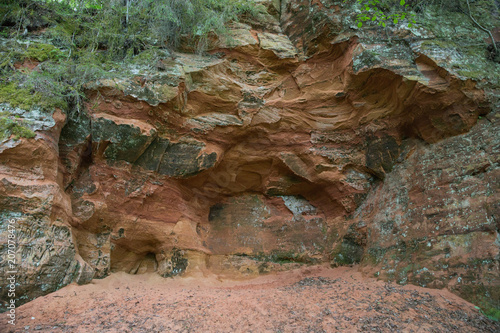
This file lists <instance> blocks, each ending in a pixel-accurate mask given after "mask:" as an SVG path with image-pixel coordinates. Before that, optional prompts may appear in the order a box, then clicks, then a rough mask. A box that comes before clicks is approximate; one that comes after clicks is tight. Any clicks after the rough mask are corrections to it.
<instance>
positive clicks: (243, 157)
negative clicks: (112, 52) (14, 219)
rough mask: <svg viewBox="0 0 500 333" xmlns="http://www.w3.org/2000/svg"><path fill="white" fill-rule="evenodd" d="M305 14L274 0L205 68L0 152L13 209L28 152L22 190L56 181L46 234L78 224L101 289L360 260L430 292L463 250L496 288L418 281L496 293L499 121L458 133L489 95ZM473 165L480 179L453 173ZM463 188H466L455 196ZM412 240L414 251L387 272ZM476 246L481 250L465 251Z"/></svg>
mask: <svg viewBox="0 0 500 333" xmlns="http://www.w3.org/2000/svg"><path fill="white" fill-rule="evenodd" d="M305 5H306V4H305V2H304V3H302V2H301V1H294V2H287V1H284V2H283V3H282V8H276V6H274V5H273V4H272V3H270V4H269V8H270V13H271V14H273V13H274V14H276V13H278V12H280V13H281V14H280V16H281V21H280V22H279V21H278V20H277V19H276V18H275V17H273V16H271V15H270V16H269V17H267V21H265V22H264V23H262V25H260V26H255V25H254V26H250V25H242V26H239V27H237V28H235V29H234V31H233V37H232V39H230V40H227V41H224V40H221V41H218V44H217V45H214V46H213V49H212V51H211V54H212V55H211V56H197V55H193V54H181V53H179V54H175V57H173V58H171V59H164V60H162V66H159V67H158V66H157V67H158V68H159V69H155V70H151V69H147V68H145V69H143V70H142V71H141V72H140V73H139V74H137V75H136V76H126V77H122V78H117V79H115V80H102V81H100V82H97V83H92V84H90V83H89V85H88V86H87V89H88V91H87V93H88V96H89V99H90V100H89V102H88V107H87V110H85V112H84V113H82V114H80V115H78V116H75V117H74V118H72V119H69V120H68V121H67V123H66V126H65V127H64V129H63V130H62V136H61V138H59V136H58V133H57V134H56V132H57V131H58V130H60V126H62V121H60V125H58V126H59V127H57V126H56V127H54V130H52V132H40V134H39V135H40V136H39V137H37V139H31V140H23V141H22V143H21V144H19V145H17V146H16V147H14V148H12V149H10V150H5V151H4V152H3V153H2V154H0V158H1V159H2V160H3V161H6V162H5V163H7V164H8V165H9V168H10V169H9V170H10V171H3V172H2V177H3V179H4V181H3V184H4V185H2V186H4V188H5V190H4V192H3V195H4V197H7V198H13V197H15V196H16V195H14V194H12V193H15V192H9V193H8V194H7V191H8V190H7V187H6V186H7V185H5V184H7V183H6V180H7V179H8V177H9V175H8V172H11V173H12V174H13V175H15V176H16V177H18V178H19V179H21V180H17V182H26V181H28V180H27V179H29V177H28V175H24V174H21V173H19V170H22V169H23V167H20V166H19V165H20V164H23V163H26V159H25V156H28V153H24V152H25V151H31V150H33V151H35V152H36V151H37V150H38V149H41V148H39V147H42V146H43V147H44V148H43V149H44V152H43V154H39V155H34V159H33V163H38V164H40V165H41V169H40V170H43V171H40V172H41V173H42V174H43V177H39V178H37V179H34V180H33V182H34V183H33V185H29V186H28V185H26V186H28V187H29V189H24V190H23V191H25V192H26V191H28V190H30V189H32V188H34V187H33V186H35V187H36V186H41V183H43V182H47V181H49V179H52V180H51V182H52V183H51V184H53V188H52V190H51V191H52V192H51V193H52V194H50V196H51V197H54V198H56V197H60V198H61V199H60V201H61V202H62V203H61V204H53V206H52V207H53V208H52V211H51V212H47V213H44V214H45V216H46V219H47V222H46V223H47V224H50V223H52V222H53V221H56V220H58V219H59V220H61V221H62V223H64V225H66V226H71V230H72V233H73V236H72V237H73V240H74V244H75V248H76V252H77V254H76V256H78V257H79V256H81V258H82V259H83V260H82V262H83V261H84V262H85V264H83V263H82V265H83V266H82V267H87V266H86V265H89V266H90V267H92V269H93V270H94V272H95V277H104V276H106V275H107V274H108V273H109V272H111V271H126V272H129V273H142V272H147V271H157V272H158V273H159V274H161V275H163V276H171V275H176V274H181V273H186V274H189V273H190V272H195V271H206V270H209V271H212V272H216V273H218V274H226V275H227V276H232V277H237V276H241V275H254V274H260V273H263V272H268V271H270V270H279V269H283V268H286V267H294V265H296V264H297V263H313V262H324V261H330V262H332V264H333V265H343V264H352V263H357V262H360V261H361V262H362V263H363V269H364V270H366V271H367V272H369V273H374V272H377V273H378V274H379V275H380V276H381V277H385V278H387V279H396V280H398V281H401V282H412V283H421V281H423V280H422V279H423V278H421V276H422V274H423V273H424V272H428V271H433V272H434V271H435V272H438V271H439V272H440V273H439V274H441V275H443V276H444V275H447V274H448V273H443V272H448V271H447V269H448V268H443V267H444V265H447V267H452V265H455V264H456V265H458V266H456V267H462V266H460V265H461V264H464V265H466V264H465V263H464V262H463V260H465V259H464V258H465V257H464V254H465V253H468V254H467V256H468V257H469V258H471V259H473V260H483V259H484V260H490V261H491V264H490V263H488V264H487V265H489V266H487V267H489V268H488V269H490V268H491V269H492V270H495V269H496V270H497V271H496V272H494V271H492V273H491V277H488V278H486V275H485V274H483V273H477V272H479V271H481V270H482V269H484V267H485V266H484V265H486V264H478V265H480V266H481V265H482V266H481V267H483V268H463V267H462V268H463V269H462V268H460V269H458V268H457V269H456V270H453V273H451V274H452V275H453V274H455V275H453V276H454V277H453V278H450V277H446V278H443V279H438V278H436V275H434V277H433V281H434V282H433V283H427V282H425V283H423V282H422V283H423V284H426V285H430V286H435V287H443V286H445V285H447V284H449V283H450V281H456V278H457V277H458V276H459V274H460V273H459V272H462V271H463V272H476V273H477V274H479V275H480V276H481V279H483V280H484V281H488V282H485V284H484V285H485V286H487V288H490V289H488V290H491V288H493V287H495V286H497V285H498V276H499V275H498V240H497V237H498V225H496V224H495V223H496V222H494V221H495V216H498V209H497V210H495V209H496V208H498V207H496V206H495V205H497V204H496V202H498V191H495V189H497V190H498V186H496V187H495V184H496V183H497V182H496V181H495V179H496V178H495V175H496V173H497V171H498V170H497V169H496V168H497V167H498V161H497V160H496V159H494V158H493V157H492V156H495V154H497V153H498V152H496V150H494V149H496V148H494V147H495V144H497V143H496V141H495V140H496V139H497V138H490V137H489V135H491V133H496V132H497V131H495V130H496V127H495V126H496V125H494V124H496V122H495V123H494V124H492V125H490V126H492V128H491V132H490V133H489V134H488V131H486V130H484V131H482V132H480V134H477V135H480V136H481V140H482V141H481V142H484V144H482V145H480V144H476V143H474V144H472V143H471V144H468V143H467V142H469V141H471V140H472V141H474V140H476V138H474V139H472V138H470V139H468V137H467V135H469V134H467V135H466V136H459V137H454V136H456V135H459V134H463V133H466V132H468V131H469V130H470V129H471V128H472V127H473V126H474V125H475V124H476V122H477V120H478V117H479V116H484V115H485V114H487V113H488V112H489V111H490V109H491V105H490V104H489V103H488V100H487V98H486V96H485V93H484V91H483V90H481V89H479V88H477V87H476V83H475V82H474V81H472V80H463V79H460V78H458V77H457V76H455V75H453V74H451V73H449V72H448V71H447V70H445V69H444V68H442V67H440V66H438V64H437V62H436V61H434V60H433V59H432V58H431V57H428V56H426V55H424V54H419V53H418V52H415V51H414V48H415V47H414V45H409V44H411V43H413V42H412V40H411V38H410V37H411V36H403V39H402V41H398V42H395V44H393V45H392V46H390V45H387V44H384V43H382V42H380V41H379V40H380V38H378V41H377V36H376V35H374V33H373V31H368V32H366V34H365V35H364V36H361V37H359V36H355V34H354V33H353V32H350V30H349V29H347V28H346V27H344V26H343V25H342V23H341V15H342V12H341V11H340V8H339V7H337V6H336V5H333V4H329V2H328V1H319V2H316V3H315V4H313V5H312V7H311V10H305V9H304V6H305ZM275 16H277V15H275ZM280 26H281V27H280ZM397 33H398V31H395V32H391V34H394V35H396V34H397ZM393 37H394V36H393ZM406 37H407V39H404V38H406ZM160 69H161V71H160ZM495 119H496V118H495ZM483 122H484V120H483ZM483 125H484V124H483ZM56 128H58V130H55V129H56ZM474 128H477V127H474ZM478 131H479V130H478ZM37 133H38V132H37ZM42 133H43V134H42ZM471 133H472V132H471ZM478 133H479V132H478ZM42 135H43V137H41V136H42ZM493 136H494V134H493ZM446 138H448V139H446ZM443 139H444V141H443ZM478 140H479V139H478ZM474 142H476V141H474ZM35 146H36V148H34V147H35ZM474 147H476V148H477V149H478V150H481V149H483V151H484V154H482V155H480V156H481V158H479V157H478V155H477V153H476V152H477V150H475V148H474ZM452 152H453V153H452ZM23 153H24V154H23ZM21 154H22V155H21ZM447 154H451V155H447ZM497 155H498V154H497ZM13 156H22V158H21V157H19V161H17V160H16V158H14V157H13ZM472 157H477V158H478V161H477V167H472V166H471V168H472V169H471V170H469V171H467V170H468V168H469V167H467V166H465V167H463V169H460V167H459V166H460V165H462V164H467V165H472V164H474V163H472V162H471V158H472ZM47 161H48V162H47ZM16 163H17V164H16ZM488 163H489V164H488ZM474 165H476V164H474ZM24 168H26V166H25V165H24ZM393 169H394V170H393ZM490 169H491V170H492V171H491V172H490ZM474 170H476V171H474ZM477 170H478V171H477ZM477 174H481V175H482V176H481V177H484V178H482V179H481V180H476V179H475V178H474V177H477V176H476V175H477ZM468 177H469V178H468ZM42 178H43V180H41V179H42ZM459 180H460V182H470V184H469V185H467V186H465V185H456V187H453V186H455V185H454V184H455V182H457V181H459ZM437 184H441V185H439V186H438V185H437ZM497 185H498V184H497ZM30 186H31V187H30ZM445 188H446V190H445ZM450 191H452V192H453V196H450V194H449V193H450ZM477 191H480V192H481V191H482V192H481V193H482V194H480V195H479V194H478V195H476V193H478V192H477ZM488 191H489V192H488ZM483 192H484V193H483ZM486 192H487V193H489V194H486ZM24 195H26V194H24ZM48 195H49V194H47V196H48ZM468 197H471V199H467V198H468ZM473 197H474V198H473ZM402 201H404V202H402ZM4 205H5V207H11V206H12V203H8V202H4ZM26 207H27V204H23V205H22V208H21V210H24V209H26ZM59 207H61V208H59ZM495 207H496V208H495ZM9 209H11V210H12V208H9ZM465 210H467V212H469V213H467V214H465V213H464V212H465ZM464 214H465V215H464ZM61 216H62V217H61ZM436 227H438V229H436ZM455 234H458V235H461V236H454V235H455ZM453 237H455V238H453ZM457 237H458V238H457ZM432 240H434V241H432ZM426 242H431V246H430V248H429V249H427V248H426V247H425V246H426V245H425V244H427V243H426ZM433 242H434V243H433ZM447 242H448V243H449V242H452V243H453V244H454V245H453V244H452V245H446V244H448V243H447ZM463 242H465V243H466V244H465V245H464V244H463ZM403 243H404V244H405V245H404V248H406V249H407V250H405V251H406V252H404V253H405V254H404V256H403V257H398V259H397V260H395V261H394V260H393V262H388V260H389V256H390V255H391V254H392V253H396V254H397V256H400V253H401V251H399V250H400V249H401V246H403V245H401V244H403ZM415 244H416V245H415ZM450 244H451V243H450ZM474 244H481V248H482V249H483V250H484V251H483V250H481V251H476V250H474V251H476V252H474V251H473V252H470V251H472V249H474V248H476V245H474ZM411 246H416V247H417V248H415V249H414V250H411V251H410V250H408V249H409V248H410V247H411ZM433 247H435V248H436V249H439V251H441V252H439V251H438V252H432V251H431V252H429V251H428V250H430V249H431V248H433ZM447 248H449V250H446V249H447ZM412 249H413V248H412ZM391 251H392V252H391ZM436 251H437V250H436ZM446 251H448V252H446ZM484 253H487V254H484ZM447 254H448V255H449V256H448V257H446V260H445V261H442V260H441V259H440V258H441V257H442V256H446V255H447ZM460 257H461V258H462V259H458V258H460ZM450 258H451V259H450ZM453 258H456V260H457V262H456V263H453V264H452V263H451V261H452V260H455V259H453ZM415 260H417V261H419V262H420V263H419V264H418V267H417V266H412V267H411V268H405V267H408V266H407V265H408V264H409V263H410V262H414V261H415ZM440 260H441V261H440ZM437 262H439V263H440V265H442V266H439V267H438V266H437ZM445 262H446V263H445ZM431 263H432V265H434V266H432V268H431V267H430V265H431ZM495 265H497V266H495ZM382 266H383V267H382ZM490 266H491V267H490ZM394 267H396V268H394ZM424 267H425V268H426V269H427V270H425V271H423V269H424ZM471 267H472V266H471ZM474 267H476V266H474ZM477 267H479V266H477ZM495 267H496V268H495ZM391 269H392V270H394V269H396V271H397V272H396V273H394V272H392V271H391ZM460 270H462V271H460ZM391 272H392V273H391ZM401 272H403V273H401ZM418 272H420V273H418ZM450 272H451V270H450ZM476 273H474V274H476ZM391 274H392V275H391ZM394 274H399V275H397V277H396V276H395V275H394ZM419 274H420V275H419ZM429 274H430V273H429ZM436 274H437V273H436ZM488 274H490V273H488ZM488 276H490V275H488ZM453 279H455V280H453ZM438 280H439V281H441V282H440V283H437V282H435V281H438ZM483 280H481V281H483ZM426 281H427V280H426ZM461 281H465V278H462V279H461ZM467 281H468V282H467V283H469V284H468V285H470V284H471V283H472V282H471V281H473V280H472V278H471V279H469V280H467ZM457 288H458V287H457ZM458 289H460V288H458ZM458 289H457V290H458Z"/></svg>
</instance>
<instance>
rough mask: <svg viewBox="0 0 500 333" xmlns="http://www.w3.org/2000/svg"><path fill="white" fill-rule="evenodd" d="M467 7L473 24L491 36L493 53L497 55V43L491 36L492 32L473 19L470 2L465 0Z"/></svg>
mask: <svg viewBox="0 0 500 333" xmlns="http://www.w3.org/2000/svg"><path fill="white" fill-rule="evenodd" d="M467 8H468V9H469V17H470V19H471V20H472V22H474V24H476V25H477V27H478V28H479V29H481V30H483V31H484V32H486V33H487V34H488V35H489V36H490V38H491V42H492V43H493V49H494V50H495V54H497V55H498V48H497V43H496V42H495V39H494V38H493V34H492V33H491V31H489V30H488V29H486V28H485V27H483V26H482V25H480V24H479V23H478V22H477V21H476V20H475V19H474V17H472V12H471V11H470V3H469V0H467Z"/></svg>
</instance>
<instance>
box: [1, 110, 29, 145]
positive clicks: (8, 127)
mask: <svg viewBox="0 0 500 333" xmlns="http://www.w3.org/2000/svg"><path fill="white" fill-rule="evenodd" d="M12 135H14V140H19V138H34V137H35V132H33V131H32V130H31V129H30V128H29V126H28V124H27V123H26V121H23V120H21V119H16V118H14V119H13V118H12V117H11V116H10V115H9V114H2V115H0V141H4V140H7V139H8V138H10V137H11V136H12Z"/></svg>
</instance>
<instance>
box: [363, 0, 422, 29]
mask: <svg viewBox="0 0 500 333" xmlns="http://www.w3.org/2000/svg"><path fill="white" fill-rule="evenodd" d="M356 1H357V2H358V3H359V4H360V5H361V13H359V14H358V15H357V17H356V22H357V24H358V27H359V28H361V27H362V26H363V22H373V23H377V24H378V25H379V26H382V27H384V28H385V27H386V25H387V24H391V23H392V24H398V23H400V22H407V24H408V27H410V28H411V27H412V26H413V25H414V24H415V23H416V21H415V13H412V12H410V10H409V5H408V4H407V3H406V1H405V0H392V1H382V2H381V1H380V0H356Z"/></svg>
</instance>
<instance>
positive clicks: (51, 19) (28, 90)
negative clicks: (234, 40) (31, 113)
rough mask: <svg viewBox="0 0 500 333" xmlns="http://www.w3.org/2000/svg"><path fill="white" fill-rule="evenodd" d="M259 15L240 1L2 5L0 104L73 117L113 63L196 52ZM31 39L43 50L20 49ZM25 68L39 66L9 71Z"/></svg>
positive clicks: (64, 0) (10, 1)
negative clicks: (59, 111)
mask: <svg viewBox="0 0 500 333" xmlns="http://www.w3.org/2000/svg"><path fill="white" fill-rule="evenodd" d="M261 7H262V6H261ZM259 10H262V8H260V7H259V6H256V5H255V3H253V2H249V1H244V0H237V1H234V0H110V1H100V0H57V1H56V0H4V1H2V2H1V3H0V34H1V35H2V36H5V37H8V38H10V40H3V41H2V40H1V39H0V101H2V102H8V103H10V104H11V105H12V106H13V107H20V108H24V109H31V108H33V107H35V106H36V107H39V108H42V109H43V110H46V111H53V109H54V108H61V109H63V110H65V111H67V110H69V109H76V110H78V109H79V107H80V105H81V103H82V101H83V98H84V94H83V90H84V84H85V83H88V82H89V81H93V80H97V79H100V78H105V77H110V76H111V75H112V74H109V73H110V72H113V71H114V72H115V73H118V72H119V70H117V68H121V70H122V71H123V68H124V67H126V66H124V65H123V64H118V62H122V61H124V60H126V61H127V63H129V64H135V65H141V66H144V65H151V64H152V63H154V62H155V61H156V60H157V59H161V58H165V57H168V56H169V54H170V53H169V51H168V50H169V49H170V50H172V49H179V47H180V46H181V45H182V47H183V49H184V50H187V51H199V52H201V51H203V50H205V49H206V48H207V47H208V46H209V45H210V43H211V41H212V40H214V39H216V38H217V35H223V34H225V33H226V32H227V26H228V24H229V23H230V22H233V21H236V20H238V19H239V18H242V17H243V18H244V17H247V18H252V17H255V16H256V15H258V14H259ZM32 31H37V32H38V33H37V37H36V38H37V39H38V40H39V39H40V37H41V38H42V39H43V40H45V41H47V42H50V44H49V43H47V42H44V43H41V42H35V41H33V39H32V38H30V40H28V41H22V40H23V39H24V38H29V37H30V36H31V37H32V35H31V32H32ZM38 36H40V37H38ZM13 37H14V38H15V40H17V41H15V40H14V38H13ZM18 41H19V42H18ZM136 57H137V59H135V58H136ZM26 60H36V61H37V62H40V64H39V65H38V66H37V68H36V69H35V70H29V69H28V68H21V69H19V70H16V69H15V68H14V67H15V66H14V65H16V64H17V65H16V66H17V67H19V66H18V65H19V64H22V63H23V62H24V61H26ZM115 75H116V74H115Z"/></svg>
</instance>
